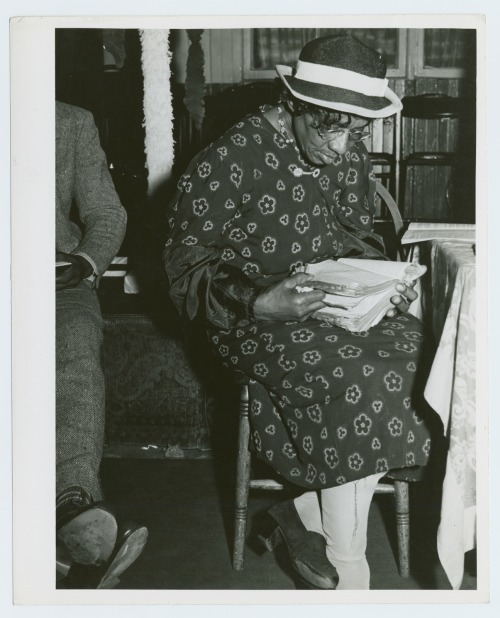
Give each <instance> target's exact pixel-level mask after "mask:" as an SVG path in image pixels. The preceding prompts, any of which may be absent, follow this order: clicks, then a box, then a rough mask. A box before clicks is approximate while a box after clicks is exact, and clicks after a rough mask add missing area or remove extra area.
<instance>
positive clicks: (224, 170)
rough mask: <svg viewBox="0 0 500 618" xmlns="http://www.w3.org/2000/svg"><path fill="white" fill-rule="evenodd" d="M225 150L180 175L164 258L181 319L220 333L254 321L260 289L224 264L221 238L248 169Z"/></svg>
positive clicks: (204, 155) (212, 150) (210, 152)
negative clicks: (216, 328) (196, 321)
mask: <svg viewBox="0 0 500 618" xmlns="http://www.w3.org/2000/svg"><path fill="white" fill-rule="evenodd" d="M229 159H230V157H229V156H228V148H227V147H225V146H219V147H216V146H209V147H208V148H207V149H206V150H204V151H202V152H201V153H200V154H199V155H198V156H197V157H195V159H194V160H193V161H192V163H191V164H190V166H189V167H188V169H187V171H186V172H185V174H183V175H182V176H181V178H180V179H179V182H178V186H177V192H176V194H175V196H174V199H173V201H172V204H171V213H170V214H171V216H170V217H169V226H170V233H169V236H168V239H167V242H166V245H165V249H164V253H163V259H164V265H165V269H166V272H167V276H168V279H169V283H170V297H171V299H172V301H173V303H174V305H175V306H176V307H177V310H178V311H179V313H180V314H181V315H183V316H184V317H186V318H187V319H189V320H194V319H201V320H203V321H204V322H208V323H209V324H211V325H214V326H216V327H219V328H232V327H234V326H239V325H242V324H245V323H248V321H249V320H251V319H253V304H254V301H255V299H256V297H257V296H258V294H259V293H260V292H261V289H260V288H259V287H258V286H257V285H256V284H255V283H254V282H252V280H251V279H250V278H249V277H247V276H246V275H245V274H244V273H243V272H242V271H240V270H238V269H236V268H234V267H231V266H230V265H228V264H225V260H224V255H225V252H224V243H223V236H224V231H225V230H226V228H227V226H228V225H229V224H230V222H231V221H232V220H233V218H235V217H237V216H238V207H239V205H240V204H239V200H240V196H241V195H242V193H243V190H242V187H243V186H244V182H245V170H244V166H243V165H241V164H238V163H236V162H235V160H234V158H233V157H231V160H229Z"/></svg>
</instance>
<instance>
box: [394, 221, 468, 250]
mask: <svg viewBox="0 0 500 618" xmlns="http://www.w3.org/2000/svg"><path fill="white" fill-rule="evenodd" d="M435 239H436V240H463V241H469V242H474V241H475V240H476V226H475V225H474V224H473V223H416V222H413V223H410V225H409V226H408V229H407V230H406V232H405V233H404V234H403V237H402V238H401V244H402V245H406V244H409V243H412V242H421V241H424V240H435Z"/></svg>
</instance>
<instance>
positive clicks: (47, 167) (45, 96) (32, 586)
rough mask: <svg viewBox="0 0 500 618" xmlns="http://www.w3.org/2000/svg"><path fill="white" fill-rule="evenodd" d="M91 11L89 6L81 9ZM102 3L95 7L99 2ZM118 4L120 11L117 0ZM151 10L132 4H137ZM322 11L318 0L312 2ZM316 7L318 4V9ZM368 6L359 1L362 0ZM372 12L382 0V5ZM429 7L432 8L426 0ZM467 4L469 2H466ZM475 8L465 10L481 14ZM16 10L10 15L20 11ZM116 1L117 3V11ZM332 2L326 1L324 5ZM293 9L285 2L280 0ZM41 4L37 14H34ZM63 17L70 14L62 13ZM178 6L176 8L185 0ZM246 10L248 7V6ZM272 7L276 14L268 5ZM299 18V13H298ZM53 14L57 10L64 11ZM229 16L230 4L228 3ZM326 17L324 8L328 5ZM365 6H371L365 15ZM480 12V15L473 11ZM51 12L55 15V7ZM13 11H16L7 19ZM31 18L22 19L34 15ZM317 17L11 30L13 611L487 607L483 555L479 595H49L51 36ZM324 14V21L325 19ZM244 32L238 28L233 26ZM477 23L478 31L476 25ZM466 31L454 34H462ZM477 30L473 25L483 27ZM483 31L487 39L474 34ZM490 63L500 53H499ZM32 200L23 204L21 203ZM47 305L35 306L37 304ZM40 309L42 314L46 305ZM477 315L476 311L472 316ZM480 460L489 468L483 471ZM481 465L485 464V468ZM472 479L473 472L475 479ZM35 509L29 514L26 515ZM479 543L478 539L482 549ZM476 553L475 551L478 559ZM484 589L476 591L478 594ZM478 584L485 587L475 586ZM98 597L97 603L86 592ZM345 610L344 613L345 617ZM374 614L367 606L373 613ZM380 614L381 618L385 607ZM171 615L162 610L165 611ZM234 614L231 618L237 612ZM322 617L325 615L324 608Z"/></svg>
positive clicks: (481, 152) (481, 436)
mask: <svg viewBox="0 0 500 618" xmlns="http://www.w3.org/2000/svg"><path fill="white" fill-rule="evenodd" d="M89 4H90V3H86V9H85V10H86V11H87V10H88V8H89ZM99 4H100V5H103V3H102V2H101V3H99ZM125 4H126V3H125ZM146 4H148V3H141V8H145V5H146ZM318 4H319V3H318ZM321 4H323V6H324V4H325V3H321ZM365 4H366V3H365ZM380 4H381V5H383V4H386V3H380ZM432 4H433V5H434V6H436V3H435V2H434V3H432ZM471 4H472V3H471ZM479 4H480V3H474V5H475V6H476V7H478V8H479V6H478V5H479ZM21 5H22V3H17V4H16V8H17V9H19V8H21ZM123 5H124V3H121V6H122V9H123V8H124V7H123ZM331 5H332V3H330V7H331ZM288 6H290V3H288ZM41 8H42V7H40V9H39V10H38V11H37V13H41ZM64 8H65V9H66V10H65V11H64V12H65V13H67V7H64ZM183 8H185V6H184V4H183ZM211 8H212V7H211ZM252 8H254V9H255V7H252ZM273 8H274V6H273ZM301 9H302V10H304V7H301ZM61 10H62V7H61ZM117 10H119V9H117ZM233 10H234V7H233ZM330 10H331V9H330ZM372 10H373V9H372ZM476 10H477V9H476ZM52 12H53V11H52ZM16 13H19V10H16V11H15V12H14V13H12V15H15V14H16ZM34 14H35V13H31V15H34ZM318 15H325V16H326V15H327V14H326V13H324V12H323V11H317V10H315V15H300V16H297V15H279V16H277V17H276V15H275V16H271V15H265V14H261V15H258V16H257V15H239V16H235V15H232V16H231V17H226V16H223V17H221V16H215V15H208V16H207V15H203V16H202V15H193V16H189V17H186V16H183V17H180V16H176V15H170V16H163V17H156V16H155V17H153V16H146V17H144V16H141V15H135V16H131V15H128V16H120V17H115V16H108V17H105V16H103V15H99V16H94V15H89V14H85V13H83V12H82V13H79V14H77V15H74V16H67V17H46V16H45V17H35V18H27V17H22V18H20V19H19V20H18V24H17V26H16V29H15V30H16V36H15V37H13V38H12V39H11V41H10V44H11V57H12V59H13V60H14V61H15V65H12V68H11V70H12V73H11V95H12V99H11V101H12V107H11V121H12V125H11V131H12V152H11V181H12V195H11V203H12V211H11V225H12V231H13V236H12V302H13V305H12V307H13V313H12V335H13V337H12V343H13V356H12V378H13V404H14V415H13V417H12V430H13V439H14V442H13V445H14V450H13V470H14V483H13V492H12V493H13V500H14V509H15V510H14V513H15V523H14V526H13V539H14V544H13V554H14V575H15V576H16V575H17V577H15V583H16V586H17V587H16V589H15V603H16V604H19V605H24V604H27V605H58V604H70V605H80V604H81V605H86V604H96V603H98V604H103V605H104V604H120V605H128V604H130V605H137V604H144V605H156V604H161V605H164V604H168V605H170V604H173V605H176V604H188V605H192V604H203V605H212V604H214V605H219V604H223V605H232V604H236V605H240V604H249V605H252V604H255V603H258V604H260V605H262V604H266V605H272V604H284V605H288V604H290V603H291V604H293V605H297V604H304V603H305V604H307V605H317V604H319V605H324V604H326V605H330V604H338V603H356V604H379V603H383V604H391V605H392V604H409V603H416V604H419V603H446V604H452V605H455V604H462V603H464V604H469V603H484V602H487V600H488V593H489V592H488V586H487V584H488V576H489V574H488V568H487V566H485V564H487V562H488V560H487V551H486V556H485V558H483V557H482V556H481V559H480V560H478V562H479V564H478V590H477V591H410V590H405V591H387V592H386V591H369V592H366V593H363V592H355V593H340V592H335V593H330V592H326V591H325V592H323V591H315V592H313V593H308V592H304V591H296V592H297V594H294V591H285V592H281V591H280V592H278V591H264V592H262V593H259V594H258V595H256V593H255V591H196V597H195V598H193V594H192V592H190V591H171V590H161V591H160V590H158V591H127V590H110V591H98V592H97V591H64V590H58V591H56V590H55V588H54V568H53V562H52V563H50V560H49V558H50V557H51V556H53V547H54V545H55V543H54V536H53V534H50V533H48V532H47V530H53V529H54V526H53V521H54V513H53V501H52V500H51V499H49V498H48V497H50V496H53V495H54V481H53V464H54V456H53V453H54V439H53V431H51V428H52V426H53V410H54V389H53V384H54V368H53V341H54V331H53V329H47V328H46V324H47V323H50V322H51V320H50V316H51V315H53V314H54V304H53V298H52V295H51V294H48V293H47V290H50V289H53V272H52V271H53V269H52V262H53V246H54V245H53V242H54V225H53V220H52V219H51V218H50V217H47V216H46V213H47V212H52V211H53V206H51V205H53V200H54V182H53V166H52V167H51V162H53V160H54V145H53V135H54V125H53V122H54V121H53V118H54V114H53V93H54V77H53V65H54V61H53V53H54V49H53V45H54V37H53V30H54V29H55V28H56V27H96V28H102V27H107V28H110V27H111V28H122V27H123V28H126V27H129V28H130V27H132V28H159V29H171V28H185V27H190V28H221V27H243V28H250V27H264V26H265V27H267V26H269V25H270V24H271V22H273V23H274V21H273V20H274V19H278V20H279V25H280V27H294V26H295V27H298V26H300V27H304V26H307V23H308V21H313V20H314V19H317V16H318ZM328 16H330V17H331V16H332V15H331V14H328ZM451 17H453V20H454V21H453V23H455V20H456V23H458V24H460V23H469V24H470V23H478V19H479V20H480V17H479V15H478V14H477V13H476V12H474V13H473V14H470V15H433V14H426V15H398V14H393V15H387V14H385V15H383V16H377V15H374V14H372V13H371V12H370V11H369V10H368V11H367V12H366V14H364V15H337V14H335V27H350V26H352V25H353V23H355V24H356V25H359V27H361V26H362V25H363V23H365V22H366V25H367V26H368V25H370V26H373V25H374V23H376V21H377V20H382V19H383V23H384V27H395V28H403V27H407V28H409V27H411V28H420V27H439V26H438V25H436V24H439V23H440V22H441V20H443V19H444V20H446V26H443V27H461V26H460V25H456V26H454V25H450V18H451ZM240 24H241V25H240ZM478 26H479V24H478ZM462 27H463V26H462ZM480 28H481V30H482V26H480ZM483 34H484V32H483ZM479 43H480V47H479V52H480V53H479V54H478V145H477V146H478V168H477V169H478V177H477V185H478V195H477V204H478V209H477V210H478V242H477V246H478V253H477V263H478V268H477V274H478V281H477V283H478V285H477V287H478V290H480V291H481V294H484V296H483V295H481V296H480V297H479V298H478V301H479V302H478V308H479V312H478V313H479V315H478V325H479V324H483V325H484V326H485V327H486V325H487V313H486V306H487V303H486V302H485V301H486V295H485V294H486V290H487V283H488V282H487V273H488V269H487V233H486V231H487V221H486V211H487V206H486V205H487V192H486V181H487V178H486V173H485V159H484V157H485V155H486V127H485V120H484V118H485V116H486V87H487V83H486V62H485V60H486V47H485V46H486V42H485V41H484V39H481V41H480V42H479ZM497 57H498V56H497ZM26 204H29V208H26V207H25V205H26ZM41 299H44V300H45V299H46V303H44V306H42V305H41V303H40V302H39V301H41ZM45 304H46V306H45ZM481 311H482V315H481ZM479 339H481V342H480V344H479V345H480V347H479V349H478V358H486V357H487V354H488V348H487V345H486V340H487V337H483V338H481V337H480V338H479ZM482 373H483V375H481V372H479V371H478V406H477V409H478V411H481V414H483V418H482V421H483V423H481V424H479V423H478V429H479V430H480V431H479V432H478V470H480V469H481V470H485V469H486V470H487V463H488V462H487V457H488V429H489V427H488V397H487V393H488V382H487V379H486V378H487V371H485V372H482ZM485 464H486V467H484V466H485ZM482 466H483V467H482ZM478 479H479V480H481V475H479V474H478ZM478 502H480V503H481V504H487V503H488V475H487V474H486V479H484V478H483V479H482V483H480V484H479V483H478ZM33 508H35V509H36V517H34V512H33ZM482 516H485V517H486V519H485V520H483V524H482V525H480V526H478V545H479V547H480V548H481V544H482V543H483V544H482V546H483V548H485V547H488V546H490V543H489V541H488V540H487V539H488V519H487V516H488V514H487V512H486V513H484V512H483V513H482ZM485 540H486V542H485ZM480 551H483V550H480ZM480 555H481V554H480ZM483 583H484V586H485V588H482V586H483ZM481 588H482V589H481ZM96 594H97V595H98V596H95V595H96ZM345 609H346V608H345V607H343V608H342V611H343V612H344V611H345ZM372 609H373V608H372ZM385 609H386V611H385V612H384V615H389V613H390V612H389V611H388V608H387V606H385ZM168 611H170V610H168ZM235 611H239V610H235ZM331 611H334V610H333V609H332V610H331Z"/></svg>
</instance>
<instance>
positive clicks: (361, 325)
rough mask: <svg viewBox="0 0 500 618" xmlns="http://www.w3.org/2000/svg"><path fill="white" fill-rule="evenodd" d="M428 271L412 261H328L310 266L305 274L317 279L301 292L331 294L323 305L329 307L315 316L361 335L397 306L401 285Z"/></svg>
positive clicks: (303, 287) (342, 259) (302, 287)
mask: <svg viewBox="0 0 500 618" xmlns="http://www.w3.org/2000/svg"><path fill="white" fill-rule="evenodd" d="M426 270H427V268H426V267H425V266H422V265H420V264H416V263H411V262H410V263H409V262H390V261H384V260H356V259H349V258H341V259H340V260H336V261H334V260H324V261H323V262H318V263H316V264H308V265H307V266H306V268H305V272H307V273H311V274H313V275H314V279H313V280H312V281H308V282H307V285H306V286H301V287H300V288H298V289H299V291H308V290H312V289H316V290H323V291H325V292H327V295H326V297H325V299H324V301H323V302H325V303H326V304H327V305H328V307H325V308H324V309H320V310H319V311H316V312H315V313H314V316H313V317H315V318H317V319H319V320H321V319H326V320H328V321H330V322H333V323H334V324H336V325H337V326H340V327H341V328H344V329H346V330H349V331H351V332H355V333H358V332H362V331H366V330H368V329H369V328H371V327H372V326H375V324H378V323H379V322H380V320H381V319H382V318H383V317H384V316H385V314H386V313H387V311H388V309H390V308H391V307H393V304H392V303H391V297H392V296H394V295H396V294H397V291H396V289H395V286H396V284H397V283H401V282H403V283H406V284H409V283H412V282H413V281H416V280H417V279H418V278H419V277H421V276H422V275H423V274H424V273H425V272H426Z"/></svg>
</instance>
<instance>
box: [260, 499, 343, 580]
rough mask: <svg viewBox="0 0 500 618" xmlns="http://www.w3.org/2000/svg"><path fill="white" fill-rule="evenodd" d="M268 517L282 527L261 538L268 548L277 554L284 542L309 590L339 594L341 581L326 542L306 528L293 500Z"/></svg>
mask: <svg viewBox="0 0 500 618" xmlns="http://www.w3.org/2000/svg"><path fill="white" fill-rule="evenodd" d="M268 513H269V515H270V516H271V517H272V519H273V520H274V521H275V522H276V523H277V524H278V527H277V528H275V529H274V530H273V532H272V533H271V535H268V536H267V537H262V536H261V537H260V538H261V540H262V541H263V543H264V545H265V547H266V548H267V549H268V550H273V549H274V548H275V547H276V545H277V544H278V543H279V542H280V541H281V540H282V539H283V540H284V541H285V543H286V545H287V548H288V551H289V554H290V558H291V560H292V565H293V567H294V569H295V570H296V571H297V573H298V574H299V575H300V577H301V578H302V579H303V580H304V581H305V582H306V583H307V584H308V585H309V586H312V587H314V588H319V589H321V590H335V588H336V587H337V584H338V581H339V577H338V574H337V570H336V568H335V567H334V566H333V565H332V563H331V562H330V561H329V560H328V558H327V557H326V540H325V538H324V537H323V536H322V535H321V534H318V533H317V532H311V531H309V530H307V529H306V528H305V526H304V524H303V523H302V521H301V519H300V517H299V514H298V513H297V509H296V508H295V504H294V502H293V500H288V501H287V502H282V503H280V504H277V505H276V506H273V507H272V508H271V509H270V510H269V511H268Z"/></svg>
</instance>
